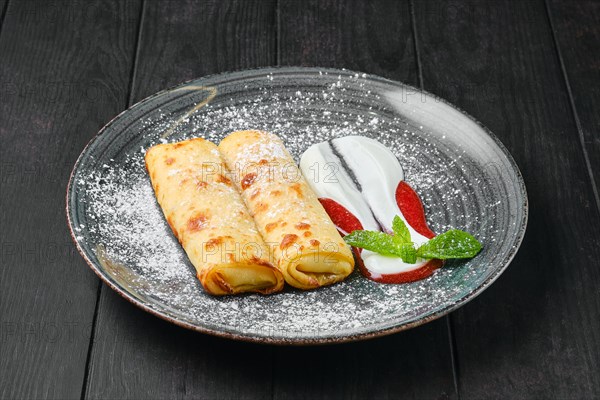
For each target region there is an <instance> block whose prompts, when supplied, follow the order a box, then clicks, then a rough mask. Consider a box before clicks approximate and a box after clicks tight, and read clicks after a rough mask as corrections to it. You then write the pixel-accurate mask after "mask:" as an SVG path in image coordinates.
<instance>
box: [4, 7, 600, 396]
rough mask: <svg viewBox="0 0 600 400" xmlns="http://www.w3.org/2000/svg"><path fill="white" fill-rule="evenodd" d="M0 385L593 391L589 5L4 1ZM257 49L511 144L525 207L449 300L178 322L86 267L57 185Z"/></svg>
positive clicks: (348, 392) (597, 312) (596, 268)
mask: <svg viewBox="0 0 600 400" xmlns="http://www.w3.org/2000/svg"><path fill="white" fill-rule="evenodd" d="M0 10H2V16H1V18H2V19H1V23H2V25H1V31H0V84H1V86H0V88H1V89H0V90H1V92H0V93H1V99H0V138H1V148H0V163H1V164H0V167H1V169H0V172H1V173H0V178H1V184H2V186H1V191H0V200H1V205H0V229H1V235H2V236H1V269H0V277H1V281H0V324H1V325H0V398H2V399H4V398H26V399H31V398H57V399H59V398H60V399H63V398H79V397H81V398H102V399H116V398H136V399H146V398H203V399H273V398H275V399H284V398H285V399H296V398H298V399H300V398H303V399H337V398H352V399H370V398H376V399H388V398H389V399H405V398H414V399H440V398H441V399H446V398H449V399H487V398H493V399H530V398H538V399H549V398H559V399H572V398H573V399H584V398H585V399H587V398H600V262H599V260H600V199H599V197H598V185H599V184H600V112H599V109H600V2H599V1H593V0H588V1H582V2H574V1H568V0H547V1H544V0H531V1H529V0H527V1H525V0H519V1H508V0H497V1H495V0H488V1H467V2H454V1H442V2H439V1H433V0H432V1H421V0H414V1H413V0H405V1H374V2H367V1H363V0H354V1H338V0H327V1H319V0H311V1H294V0H267V1H260V0H252V1H249V0H243V1H241V0H240V1H230V0H210V1H191V0H190V1H175V0H170V1H158V0H145V1H144V0H121V1H118V0H94V1H84V0H59V1H54V0H48V1H30V0H0ZM268 65H309V66H323V67H345V68H348V69H353V70H358V71H364V72H367V73H371V74H377V75H381V76H384V77H387V78H391V79H395V80H399V81H403V82H406V83H409V84H412V85H417V86H421V87H423V88H425V89H427V90H429V91H431V92H433V93H435V94H437V95H440V96H442V97H445V98H446V99H448V100H450V101H451V102H453V103H455V104H457V105H458V106H460V107H461V108H463V109H465V110H466V111H467V112H469V113H470V114H472V115H473V116H475V117H476V118H477V119H479V120H480V121H482V122H483V123H484V124H485V125H486V126H488V127H489V128H490V129H491V130H492V131H493V132H494V133H495V134H496V135H498V137H500V139H501V140H502V142H503V143H504V144H505V145H506V146H507V147H508V149H509V150H510V151H511V153H512V154H513V156H514V157H515V159H516V161H517V163H518V165H519V167H520V168H521V171H522V172H523V175H524V177H525V182H526V184H527V188H528V192H529V200H530V219H529V227H528V230H527V234H526V237H525V241H524V243H523V245H522V247H521V250H520V251H519V253H518V255H517V257H516V259H515V260H514V261H513V263H512V265H511V266H510V267H509V268H508V270H507V271H506V272H505V273H504V274H503V276H502V277H501V278H500V279H499V280H498V281H497V282H496V283H495V284H494V285H492V287H491V288H490V289H488V290H487V291H486V292H485V293H483V294H482V295H481V296H479V297H478V298H477V299H475V300H474V301H472V302H471V303H469V304H468V305H467V306H465V307H463V308H461V309H460V310H458V311H456V312H454V313H452V314H451V315H450V316H448V317H445V318H442V319H439V320H437V321H435V322H432V323H430V324H427V325H425V326H422V327H419V328H416V329H412V330H410V331H406V332H403V333H399V334H395V335H392V336H388V337H384V338H380V339H375V340H371V341H366V342H359V343H353V344H345V345H335V346H320V347H318V346H317V347H304V348H294V347H274V346H267V345H257V344H248V343H237V342H232V341H229V340H225V339H220V338H215V337H211V336H207V335H203V334H199V333H194V332H191V331H187V330H184V329H182V328H179V327H176V326H174V325H171V324H169V323H167V322H164V321H162V320H160V319H158V318H156V317H153V316H151V315H149V314H146V313H145V312H143V311H141V310H139V309H137V308H136V307H134V306H133V305H131V304H129V303H128V302H126V301H125V300H123V299H122V298H120V297H119V296H118V295H116V294H115V293H113V291H112V290H110V289H108V288H107V287H105V286H103V285H102V284H100V283H99V280H98V279H97V278H96V276H95V275H94V274H93V273H92V272H91V271H90V270H89V268H88V267H87V266H86V264H85V263H84V261H83V260H82V259H81V258H80V256H79V255H78V253H77V252H76V251H75V249H74V246H73V245H72V244H71V239H70V237H69V234H68V230H67V225H66V221H65V213H64V196H65V187H66V182H67V179H68V175H69V172H70V170H71V167H72V165H73V163H74V162H75V159H76V157H77V156H78V154H79V153H80V151H81V150H82V149H83V147H84V145H85V144H86V142H87V141H88V140H89V139H90V138H91V137H92V136H93V135H94V134H95V133H96V132H97V131H98V130H99V129H100V128H101V127H102V126H103V125H104V124H105V123H106V122H107V121H109V120H110V119H111V118H112V117H113V116H114V115H116V114H117V113H119V112H120V111H122V110H123V109H125V108H127V107H128V106H129V105H131V104H133V103H135V102H137V101H139V100H141V99H143V98H144V97H146V96H148V95H150V94H152V93H154V92H156V91H158V90H161V89H164V88H167V87H170V86H172V85H174V84H177V83H179V82H182V81H185V80H188V79H191V78H195V77H200V76H203V75H207V74H212V73H215V72H221V71H229V70H238V69H246V68H254V67H259V66H268Z"/></svg>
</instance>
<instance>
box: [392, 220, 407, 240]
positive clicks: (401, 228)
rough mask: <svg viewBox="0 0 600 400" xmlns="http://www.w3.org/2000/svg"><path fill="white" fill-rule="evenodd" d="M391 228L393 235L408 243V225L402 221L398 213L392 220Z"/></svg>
mask: <svg viewBox="0 0 600 400" xmlns="http://www.w3.org/2000/svg"><path fill="white" fill-rule="evenodd" d="M392 230H393V231H394V235H396V236H397V237H398V239H400V240H401V241H402V242H404V243H410V242H411V240H410V232H409V231H408V227H407V226H406V224H405V223H404V221H402V218H400V216H399V215H396V216H395V217H394V219H393V220H392Z"/></svg>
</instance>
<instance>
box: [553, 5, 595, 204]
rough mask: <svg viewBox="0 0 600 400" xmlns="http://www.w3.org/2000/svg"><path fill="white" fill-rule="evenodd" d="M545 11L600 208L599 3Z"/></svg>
mask: <svg viewBox="0 0 600 400" xmlns="http://www.w3.org/2000/svg"><path fill="white" fill-rule="evenodd" d="M548 7H549V13H550V17H551V22H552V27H553V29H554V37H555V40H556V42H557V44H558V49H559V56H560V58H561V60H562V63H563V67H564V74H565V78H566V80H567V82H568V89H569V91H570V97H571V100H572V105H573V108H574V116H575V118H576V122H577V128H578V130H579V133H580V135H581V138H580V140H581V142H582V146H583V148H584V150H585V153H586V154H585V157H586V162H587V163H588V171H589V173H590V175H591V176H592V179H593V180H594V186H595V187H594V190H595V196H596V203H597V205H598V207H600V197H599V195H598V191H599V189H598V188H600V172H599V171H600V134H599V132H600V112H598V110H600V85H599V84H598V82H600V49H599V47H600V2H598V1H591V0H588V1H583V2H578V3H573V2H569V1H564V0H550V1H549V2H548Z"/></svg>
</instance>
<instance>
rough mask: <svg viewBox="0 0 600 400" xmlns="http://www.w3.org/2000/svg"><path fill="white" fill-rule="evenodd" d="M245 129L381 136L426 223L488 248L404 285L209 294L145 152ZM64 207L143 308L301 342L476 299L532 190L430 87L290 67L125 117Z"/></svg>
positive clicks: (215, 327)
mask: <svg viewBox="0 0 600 400" xmlns="http://www.w3.org/2000/svg"><path fill="white" fill-rule="evenodd" d="M241 129H261V130H266V131H270V132H273V133H275V134H277V135H279V136H280V137H281V138H282V139H283V141H284V142H285V144H286V146H287V148H288V149H289V150H290V152H291V153H292V155H293V156H294V157H295V158H296V160H298V158H299V156H300V155H301V154H302V152H303V151H304V150H305V149H306V148H308V147H309V146H310V145H311V144H313V143H317V142H321V141H324V140H327V139H331V138H334V137H339V136H345V135H364V136H368V137H372V138H375V139H377V140H379V141H381V142H382V143H384V144H385V145H387V146H388V147H389V148H390V149H392V150H393V152H394V153H395V154H396V156H397V157H398V159H399V160H400V162H401V164H402V165H403V167H404V170H405V175H406V181H407V182H408V183H409V184H410V185H411V186H412V187H413V188H414V189H415V190H416V191H417V192H418V193H419V194H420V196H421V198H422V200H423V203H424V206H425V211H426V215H427V220H428V222H429V224H430V226H431V228H432V229H433V230H434V231H435V232H443V231H445V230H447V229H449V228H458V229H463V230H466V231H468V232H470V233H472V234H474V235H475V236H476V237H477V238H478V239H479V240H480V241H481V242H482V243H483V250H482V252H481V253H480V254H479V255H477V256H476V257H475V258H473V259H471V260H468V261H460V262H451V263H447V264H446V266H445V267H443V268H442V269H440V270H438V271H437V272H436V273H435V274H434V275H433V276H431V277H430V278H428V279H425V280H423V281H419V282H415V283H410V284H402V285H386V284H379V283H375V282H372V281H369V280H367V279H365V278H364V277H362V276H361V275H360V273H359V272H358V271H355V272H354V273H353V274H352V275H351V276H350V277H349V278H348V279H346V280H345V281H344V282H342V283H339V284H336V285H333V286H330V287H325V288H321V289H318V290H313V291H300V290H295V289H292V288H289V287H287V288H286V289H285V290H284V291H283V292H282V293H279V294H275V295H271V296H262V295H256V294H250V295H242V296H229V297H212V296H210V295H207V294H205V293H204V291H203V290H202V287H201V285H200V283H199V282H198V281H197V279H196V277H195V270H194V268H193V266H192V265H191V264H190V262H189V261H188V259H187V257H186V255H185V253H184V251H183V249H182V248H181V247H180V245H179V243H178V242H177V240H176V239H175V238H174V237H173V235H172V234H171V231H170V229H169V228H168V226H167V224H166V222H165V220H164V218H163V215H162V212H161V210H160V208H159V207H158V205H157V203H156V201H155V198H154V193H153V191H152V187H151V185H150V181H149V178H148V176H147V174H146V170H145V167H144V153H145V151H146V149H148V148H149V147H150V146H152V145H154V144H156V143H161V142H167V141H168V142H174V141H180V140H184V139H188V138H192V137H199V136H201V137H204V138H207V139H209V140H212V141H214V142H217V143H218V142H219V140H220V139H221V138H223V137H224V136H225V135H227V134H228V133H230V132H232V131H235V130H241ZM67 216H68V222H69V225H70V228H71V232H72V235H73V239H74V240H75V243H76V244H77V247H78V249H79V251H80V252H81V254H82V256H83V257H84V258H85V260H86V261H87V263H88V264H89V265H90V267H91V268H92V269H93V270H94V272H95V273H96V274H97V275H98V276H99V277H100V278H101V279H102V280H103V281H104V282H105V283H106V284H107V285H108V286H110V287H111V288H112V289H114V290H115V291H117V292H118V293H119V294H121V295H122V296H123V297H125V298H126V299H128V300H129V301H131V302H133V303H134V304H136V305H137V306H139V307H140V308H142V309H144V310H146V311H148V312H150V313H152V314H155V315H157V316H159V317H161V318H164V319H166V320H169V321H171V322H173V323H176V324H178V325H181V326H184V327H186V328H190V329H194V330H197V331H200V332H205V333H211V334H215V335H220V336H226V337H230V338H234V339H242V340H250V341H257V342H270V343H289V344H306V343H326V342H341V341H351V340H357V339H363V338H369V337H374V336H380V335H384V334H389V333H392V332H396V331H400V330H403V329H407V328H410V327H413V326H416V325H420V324H423V323H425V322H428V321H431V320H433V319H435V318H438V317H440V316H442V315H444V314H447V313H449V312H450V311H452V310H454V309H456V308H458V307H460V306H461V305H463V304H465V303H466V302H467V301H469V300H471V299H473V297H475V296H476V295H477V294H479V293H481V292H482V291H483V290H484V289H485V288H486V287H488V286H489V285H490V284H491V283H492V282H493V281H494V280H495V279H496V278H498V276H499V275H500V273H502V271H503V270H504V269H505V268H506V267H507V266H508V264H509V263H510V261H511V260H512V258H513V257H514V255H515V252H516V251H517V248H518V247H519V244H520V243H521V240H522V238H523V234H524V232H525V225H526V221H527V196H526V192H525V186H524V184H523V179H522V177H521V174H520V173H519V170H518V168H517V166H516V165H515V162H514V161H513V159H512V157H511V156H510V154H509V153H508V151H507V150H506V149H505V148H504V146H503V145H502V144H501V143H500V142H499V140H498V139H497V138H496V137H495V136H493V135H492V134H491V133H490V132H489V131H488V130H487V129H486V128H484V127H483V126H481V125H480V124H479V123H478V122H477V121H475V120H474V119H473V118H471V117H470V116H468V115H466V114H465V113H464V112H462V111H460V110H459V109H457V108H456V107H453V106H452V105H449V104H448V103H446V102H445V101H443V100H441V99H439V98H437V97H436V96H434V95H431V94H429V93H425V92H422V91H420V90H418V89H415V88H413V87H411V86H407V85H404V84H401V83H398V82H393V81H390V80H387V79H383V78H380V77H376V76H372V75H367V74H363V73H355V72H351V71H346V70H332V69H314V68H297V67H290V68H271V69H259V70H251V71H242V72H234V73H226V74H220V75H214V76H209V77H206V78H201V79H198V80H194V81H191V82H188V83H185V84H183V85H181V86H178V87H176V88H173V89H170V90H166V91H163V92H160V93H158V94H156V95H154V96H151V97H149V98H147V99H145V100H143V101H142V102H140V103H138V104H136V105H135V106H133V107H131V108H130V109H128V110H127V111H125V112H123V113H121V114H120V115H119V116H117V117H116V118H115V119H114V120H112V121H111V122H110V123H109V124H108V125H107V126H105V127H104V128H103V129H102V130H101V131H100V133H98V135H97V136H96V137H94V138H93V139H92V141H91V142H90V143H89V144H88V146H87V147H86V148H85V149H84V150H83V152H82V154H81V156H80V157H79V159H78V160H77V163H76V164H75V167H74V169H73V172H72V175H71V179H70V182H69V186H68V191H67Z"/></svg>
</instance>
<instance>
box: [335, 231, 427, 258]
mask: <svg viewBox="0 0 600 400" xmlns="http://www.w3.org/2000/svg"><path fill="white" fill-rule="evenodd" d="M344 240H345V241H346V243H348V244H349V245H350V246H354V247H360V248H361V249H365V250H370V251H373V252H375V253H379V254H382V255H384V256H395V257H400V258H402V261H404V262H406V263H411V264H414V263H415V262H416V261H417V251H416V250H415V248H414V246H413V245H412V243H403V242H402V241H401V240H400V239H399V238H397V237H396V236H392V235H388V234H387V233H384V232H376V231H362V230H357V231H353V232H352V233H350V234H348V235H346V236H344Z"/></svg>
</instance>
